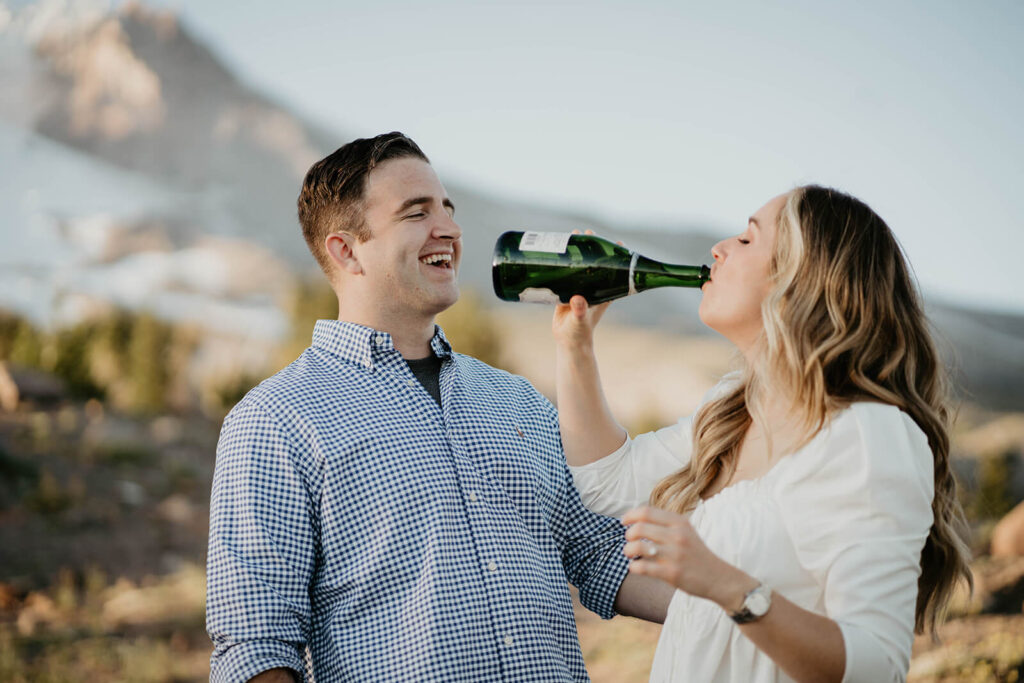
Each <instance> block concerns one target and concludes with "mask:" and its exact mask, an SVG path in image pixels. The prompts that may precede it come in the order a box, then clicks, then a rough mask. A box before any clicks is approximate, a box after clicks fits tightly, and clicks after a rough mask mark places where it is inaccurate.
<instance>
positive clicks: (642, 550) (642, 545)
mask: <svg viewBox="0 0 1024 683" xmlns="http://www.w3.org/2000/svg"><path fill="white" fill-rule="evenodd" d="M622 554H623V555H625V556H626V557H630V558H637V557H639V558H643V559H645V560H652V561H657V559H658V558H661V557H663V556H664V555H665V552H664V548H663V547H662V546H660V545H658V544H657V543H654V542H653V541H649V540H647V539H642V540H638V541H630V542H629V543H627V544H626V545H624V546H622Z"/></svg>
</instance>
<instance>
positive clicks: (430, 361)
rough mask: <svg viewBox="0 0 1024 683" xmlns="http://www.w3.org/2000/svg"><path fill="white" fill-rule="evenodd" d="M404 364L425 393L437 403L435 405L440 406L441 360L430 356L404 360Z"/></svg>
mask: <svg viewBox="0 0 1024 683" xmlns="http://www.w3.org/2000/svg"><path fill="white" fill-rule="evenodd" d="M405 362H406V363H407V364H408V365H409V369H410V370H412V374H414V375H416V379H418V380H419V381H420V384H422V385H423V388H424V389H426V390H427V393H428V394H430V395H431V396H433V397H434V400H435V401H437V405H441V362H442V361H441V359H440V358H438V357H437V356H435V355H433V354H431V355H429V356H427V357H426V358H416V359H414V360H409V359H408V358H406V359H405Z"/></svg>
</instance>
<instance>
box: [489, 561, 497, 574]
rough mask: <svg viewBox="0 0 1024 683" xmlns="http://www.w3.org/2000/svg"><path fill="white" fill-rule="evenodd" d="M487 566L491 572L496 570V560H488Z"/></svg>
mask: <svg viewBox="0 0 1024 683" xmlns="http://www.w3.org/2000/svg"><path fill="white" fill-rule="evenodd" d="M487 568H488V569H490V570H491V571H492V572H496V571H498V563H497V562H488V563H487Z"/></svg>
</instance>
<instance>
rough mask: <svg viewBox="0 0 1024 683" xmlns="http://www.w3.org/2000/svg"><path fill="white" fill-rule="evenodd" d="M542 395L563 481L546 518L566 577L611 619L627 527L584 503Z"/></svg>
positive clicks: (624, 564) (623, 567)
mask: <svg viewBox="0 0 1024 683" xmlns="http://www.w3.org/2000/svg"><path fill="white" fill-rule="evenodd" d="M531 389H532V388H531ZM538 397H539V394H538ZM540 398H541V400H542V401H543V404H544V408H545V412H546V413H547V416H546V422H547V425H548V429H549V430H550V435H551V438H552V439H553V443H554V444H555V445H556V447H557V448H558V453H557V458H558V463H559V465H558V467H559V469H558V470H557V471H555V472H553V473H552V475H553V476H554V477H555V481H557V482H559V484H558V487H557V491H558V494H557V498H556V500H555V501H554V502H553V504H552V505H551V507H550V510H549V515H550V516H549V518H548V524H549V529H550V531H551V536H552V538H553V539H554V541H555V545H556V546H557V547H558V550H559V552H560V554H561V560H562V568H563V570H564V571H565V575H566V578H568V580H569V583H571V584H572V585H574V586H576V588H577V589H578V590H579V593H580V602H581V603H582V604H583V606H584V607H586V608H587V609H589V610H590V611H591V612H594V613H595V614H597V615H598V616H600V617H601V618H603V619H610V618H612V617H613V616H615V596H616V595H618V593H619V586H620V585H621V584H622V580H623V579H624V578H626V573H627V571H628V569H629V560H628V558H627V557H626V556H625V555H624V554H623V552H622V548H623V547H624V546H625V545H626V538H625V527H623V526H622V523H621V522H619V520H617V519H612V518H610V517H605V516H603V515H599V514H595V513H593V512H591V511H590V510H588V509H587V508H586V507H585V506H584V505H583V502H582V501H581V500H580V496H579V493H578V492H577V491H576V489H575V487H573V485H572V475H571V474H570V473H569V468H568V466H567V465H566V464H565V457H564V456H563V455H562V454H561V443H562V440H561V437H560V436H559V431H558V413H557V412H556V411H555V408H554V406H552V405H551V403H550V402H548V400H547V399H545V398H543V397H540Z"/></svg>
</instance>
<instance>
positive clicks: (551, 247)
mask: <svg viewBox="0 0 1024 683" xmlns="http://www.w3.org/2000/svg"><path fill="white" fill-rule="evenodd" d="M570 237H572V233H571V232H524V233H523V237H522V239H520V240H519V251H544V252H548V253H550V254H564V253H565V252H566V249H567V248H568V246H569V238H570Z"/></svg>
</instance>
